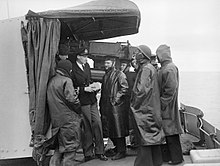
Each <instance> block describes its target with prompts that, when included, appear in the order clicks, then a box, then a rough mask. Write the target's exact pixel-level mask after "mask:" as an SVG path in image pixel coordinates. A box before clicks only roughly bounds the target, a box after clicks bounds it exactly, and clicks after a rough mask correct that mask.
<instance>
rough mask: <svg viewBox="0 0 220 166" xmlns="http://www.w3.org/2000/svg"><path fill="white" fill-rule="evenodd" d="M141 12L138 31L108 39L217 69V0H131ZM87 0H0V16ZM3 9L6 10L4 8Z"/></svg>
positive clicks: (187, 66)
mask: <svg viewBox="0 0 220 166" xmlns="http://www.w3.org/2000/svg"><path fill="white" fill-rule="evenodd" d="M132 1H133V2H135V3H136V4H137V6H138V7H139V9H140V12H141V24H140V29H139V33H138V34H135V35H129V36H124V37H119V38H112V39H109V40H108V41H112V42H117V41H119V42H120V41H121V42H123V41H127V40H129V41H130V43H131V44H132V45H135V46H136V45H140V44H145V45H147V46H149V47H150V48H151V50H152V52H153V53H155V51H156V49H157V47H158V46H159V45H160V44H167V45H169V46H170V47H171V53H172V57H173V60H174V62H175V63H176V65H178V67H179V69H180V70H182V71H220V19H219V16H220V0H184V1H183V0H132ZM85 2H89V0H0V19H7V18H8V17H9V18H13V17H18V16H24V15H25V14H26V13H27V12H28V10H29V9H31V10H33V11H34V12H40V11H45V10H52V9H62V8H66V7H71V6H75V5H79V4H82V3H85ZM7 8H8V9H9V10H8V11H7Z"/></svg>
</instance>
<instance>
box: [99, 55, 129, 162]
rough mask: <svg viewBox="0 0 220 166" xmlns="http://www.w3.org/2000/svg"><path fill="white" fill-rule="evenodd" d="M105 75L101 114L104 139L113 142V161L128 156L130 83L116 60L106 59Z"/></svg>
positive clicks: (112, 58)
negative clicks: (128, 99)
mask: <svg viewBox="0 0 220 166" xmlns="http://www.w3.org/2000/svg"><path fill="white" fill-rule="evenodd" d="M105 71H106V73H105V75H104V76H103V81H102V88H101V98H100V113H101V118H102V125H103V133H104V137H109V138H110V139H111V141H112V142H113V144H114V146H115V147H116V148H115V152H116V153H115V154H114V156H113V157H112V160H118V159H121V158H124V157H125V156H126V141H125V137H126V136H128V111H129V110H127V109H126V102H125V96H126V94H127V91H128V82H127V80H126V76H125V74H124V73H123V72H122V71H119V70H117V69H115V58H114V57H106V59H105Z"/></svg>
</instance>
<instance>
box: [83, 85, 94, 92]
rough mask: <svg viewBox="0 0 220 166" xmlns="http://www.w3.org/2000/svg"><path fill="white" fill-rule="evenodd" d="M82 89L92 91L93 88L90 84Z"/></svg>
mask: <svg viewBox="0 0 220 166" xmlns="http://www.w3.org/2000/svg"><path fill="white" fill-rule="evenodd" d="M84 91H85V92H93V91H94V90H93V89H92V88H91V87H90V86H87V87H85V88H84Z"/></svg>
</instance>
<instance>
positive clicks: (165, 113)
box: [156, 46, 183, 136]
mask: <svg viewBox="0 0 220 166" xmlns="http://www.w3.org/2000/svg"><path fill="white" fill-rule="evenodd" d="M156 53H157V55H158V59H159V60H160V63H161V68H160V70H159V76H158V81H159V87H160V102H161V112H162V120H163V121H162V123H163V129H164V132H165V135H166V136H169V135H175V134H181V133H183V130H182V127H181V122H180V113H179V109H178V89H179V71H178V68H177V67H176V66H175V64H174V63H173V62H172V58H171V55H170V48H169V47H166V46H162V47H159V48H158V49H157V51H156Z"/></svg>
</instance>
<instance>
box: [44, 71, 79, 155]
mask: <svg viewBox="0 0 220 166" xmlns="http://www.w3.org/2000/svg"><path fill="white" fill-rule="evenodd" d="M47 101H48V105H49V111H50V116H51V122H52V135H56V134H57V137H58V143H59V152H60V153H64V152H71V151H75V150H76V149H77V148H78V146H79V144H80V122H81V120H80V116H79V115H78V114H77V113H76V112H75V111H74V105H75V104H76V102H78V101H77V95H76V93H75V90H74V88H73V83H72V80H71V79H70V78H69V77H67V76H65V75H64V74H63V73H62V72H58V73H57V74H56V76H54V77H53V78H52V79H51V80H50V82H49V84H48V89H47Z"/></svg>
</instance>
